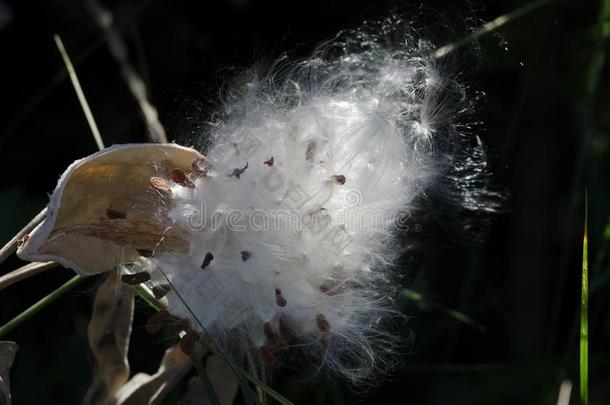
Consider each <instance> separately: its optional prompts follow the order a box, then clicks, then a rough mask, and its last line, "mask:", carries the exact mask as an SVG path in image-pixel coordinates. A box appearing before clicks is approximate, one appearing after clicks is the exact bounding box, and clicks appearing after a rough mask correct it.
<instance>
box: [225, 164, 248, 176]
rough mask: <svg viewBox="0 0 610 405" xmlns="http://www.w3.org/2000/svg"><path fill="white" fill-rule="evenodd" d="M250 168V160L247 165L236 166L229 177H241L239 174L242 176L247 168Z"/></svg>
mask: <svg viewBox="0 0 610 405" xmlns="http://www.w3.org/2000/svg"><path fill="white" fill-rule="evenodd" d="M247 168H248V162H246V165H245V166H244V167H242V168H241V169H240V168H236V169H233V171H232V172H231V173H230V174H229V177H233V176H235V177H237V178H238V179H239V176H241V175H242V174H244V172H245V171H246V169H247Z"/></svg>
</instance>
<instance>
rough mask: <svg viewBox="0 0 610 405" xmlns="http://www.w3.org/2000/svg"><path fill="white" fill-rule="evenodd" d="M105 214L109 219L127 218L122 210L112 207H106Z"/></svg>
mask: <svg viewBox="0 0 610 405" xmlns="http://www.w3.org/2000/svg"><path fill="white" fill-rule="evenodd" d="M106 216H107V217H108V218H109V219H124V218H127V214H125V213H124V212H123V211H119V210H115V209H114V208H108V209H107V210H106Z"/></svg>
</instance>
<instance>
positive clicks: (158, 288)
mask: <svg viewBox="0 0 610 405" xmlns="http://www.w3.org/2000/svg"><path fill="white" fill-rule="evenodd" d="M171 289H172V288H171V286H170V285H169V284H159V285H155V286H153V288H152V293H153V295H154V296H155V298H156V299H161V298H163V297H165V296H166V295H167V293H168V292H169V291H170V290H171Z"/></svg>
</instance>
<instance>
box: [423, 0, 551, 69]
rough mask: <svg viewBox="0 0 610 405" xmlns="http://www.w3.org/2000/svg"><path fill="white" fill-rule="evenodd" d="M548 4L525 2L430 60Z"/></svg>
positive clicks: (446, 46)
mask: <svg viewBox="0 0 610 405" xmlns="http://www.w3.org/2000/svg"><path fill="white" fill-rule="evenodd" d="M549 2H550V0H538V1H530V2H527V3H526V4H525V5H524V6H522V7H520V8H518V9H516V10H513V11H511V12H510V13H506V14H502V15H501V16H499V17H496V18H494V19H493V20H491V21H489V22H487V23H485V24H483V25H482V26H481V27H479V28H477V29H476V30H474V31H472V32H471V33H470V34H468V35H466V36H464V37H463V38H461V39H459V40H458V41H455V42H453V43H450V44H447V45H445V46H442V47H440V48H438V49H437V50H436V51H434V53H433V54H432V58H433V59H440V58H442V57H445V56H447V55H449V54H450V53H452V52H454V51H456V50H457V49H459V48H461V47H463V46H465V45H468V44H469V43H471V42H472V41H476V40H478V39H479V38H481V37H483V36H485V35H487V34H491V33H492V32H494V31H497V30H498V29H500V28H501V27H503V26H505V25H506V24H509V23H511V22H513V21H514V20H516V19H518V18H520V17H522V16H524V15H526V14H528V13H530V12H532V11H534V10H536V9H538V8H540V7H541V6H544V5H545V4H547V3H549Z"/></svg>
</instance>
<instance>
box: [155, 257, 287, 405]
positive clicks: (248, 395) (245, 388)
mask: <svg viewBox="0 0 610 405" xmlns="http://www.w3.org/2000/svg"><path fill="white" fill-rule="evenodd" d="M157 268H158V269H159V271H160V272H161V274H163V277H165V280H166V281H167V283H168V284H169V285H170V287H171V288H172V290H173V291H174V293H175V294H176V296H177V297H178V299H179V300H180V301H182V304H183V305H184V307H185V308H186V310H187V311H188V312H189V313H190V314H191V316H192V317H193V319H194V320H195V321H196V322H197V323H198V324H199V326H200V327H201V330H202V331H203V333H205V334H206V335H207V336H208V338H210V340H211V336H210V334H209V333H208V331H207V330H206V329H205V327H204V326H203V324H202V323H201V321H200V320H199V318H197V316H196V315H195V313H194V312H193V310H192V309H191V307H190V306H189V305H188V304H187V303H186V301H185V300H184V298H183V297H182V295H181V294H180V293H179V292H178V291H177V290H176V289H175V288H174V286H173V284H172V282H171V280H170V279H169V277H167V274H166V273H165V271H164V270H163V269H162V268H161V267H160V266H159V264H158V263H157ZM208 349H209V350H210V351H211V352H212V353H214V354H215V355H217V356H218V357H219V358H221V359H222V360H223V361H224V362H225V363H226V364H227V365H228V366H229V367H230V368H231V370H232V371H233V373H234V374H235V375H236V376H237V378H238V380H239V385H240V387H241V391H242V396H243V398H244V402H245V403H246V405H250V404H257V403H260V402H259V400H258V398H257V397H256V395H255V394H254V392H253V391H252V389H251V388H250V386H249V385H248V381H247V380H249V381H250V382H252V383H254V384H255V385H256V386H257V387H259V388H260V389H261V390H263V391H264V392H265V393H267V394H268V395H269V396H271V397H272V398H274V399H275V400H276V401H278V402H279V403H280V404H282V405H293V403H292V402H291V401H289V400H288V399H286V398H285V397H284V396H282V395H281V394H280V393H278V392H277V391H275V390H273V389H272V388H271V387H269V386H268V385H266V384H264V383H262V382H260V381H258V380H257V379H256V378H254V376H252V375H251V374H250V373H248V372H247V371H246V370H244V369H243V368H241V367H239V366H237V365H235V364H233V362H232V361H231V360H230V359H229V358H228V357H227V355H226V354H224V353H223V352H222V350H218V349H217V348H216V347H215V346H214V345H213V344H210V345H208Z"/></svg>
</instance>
